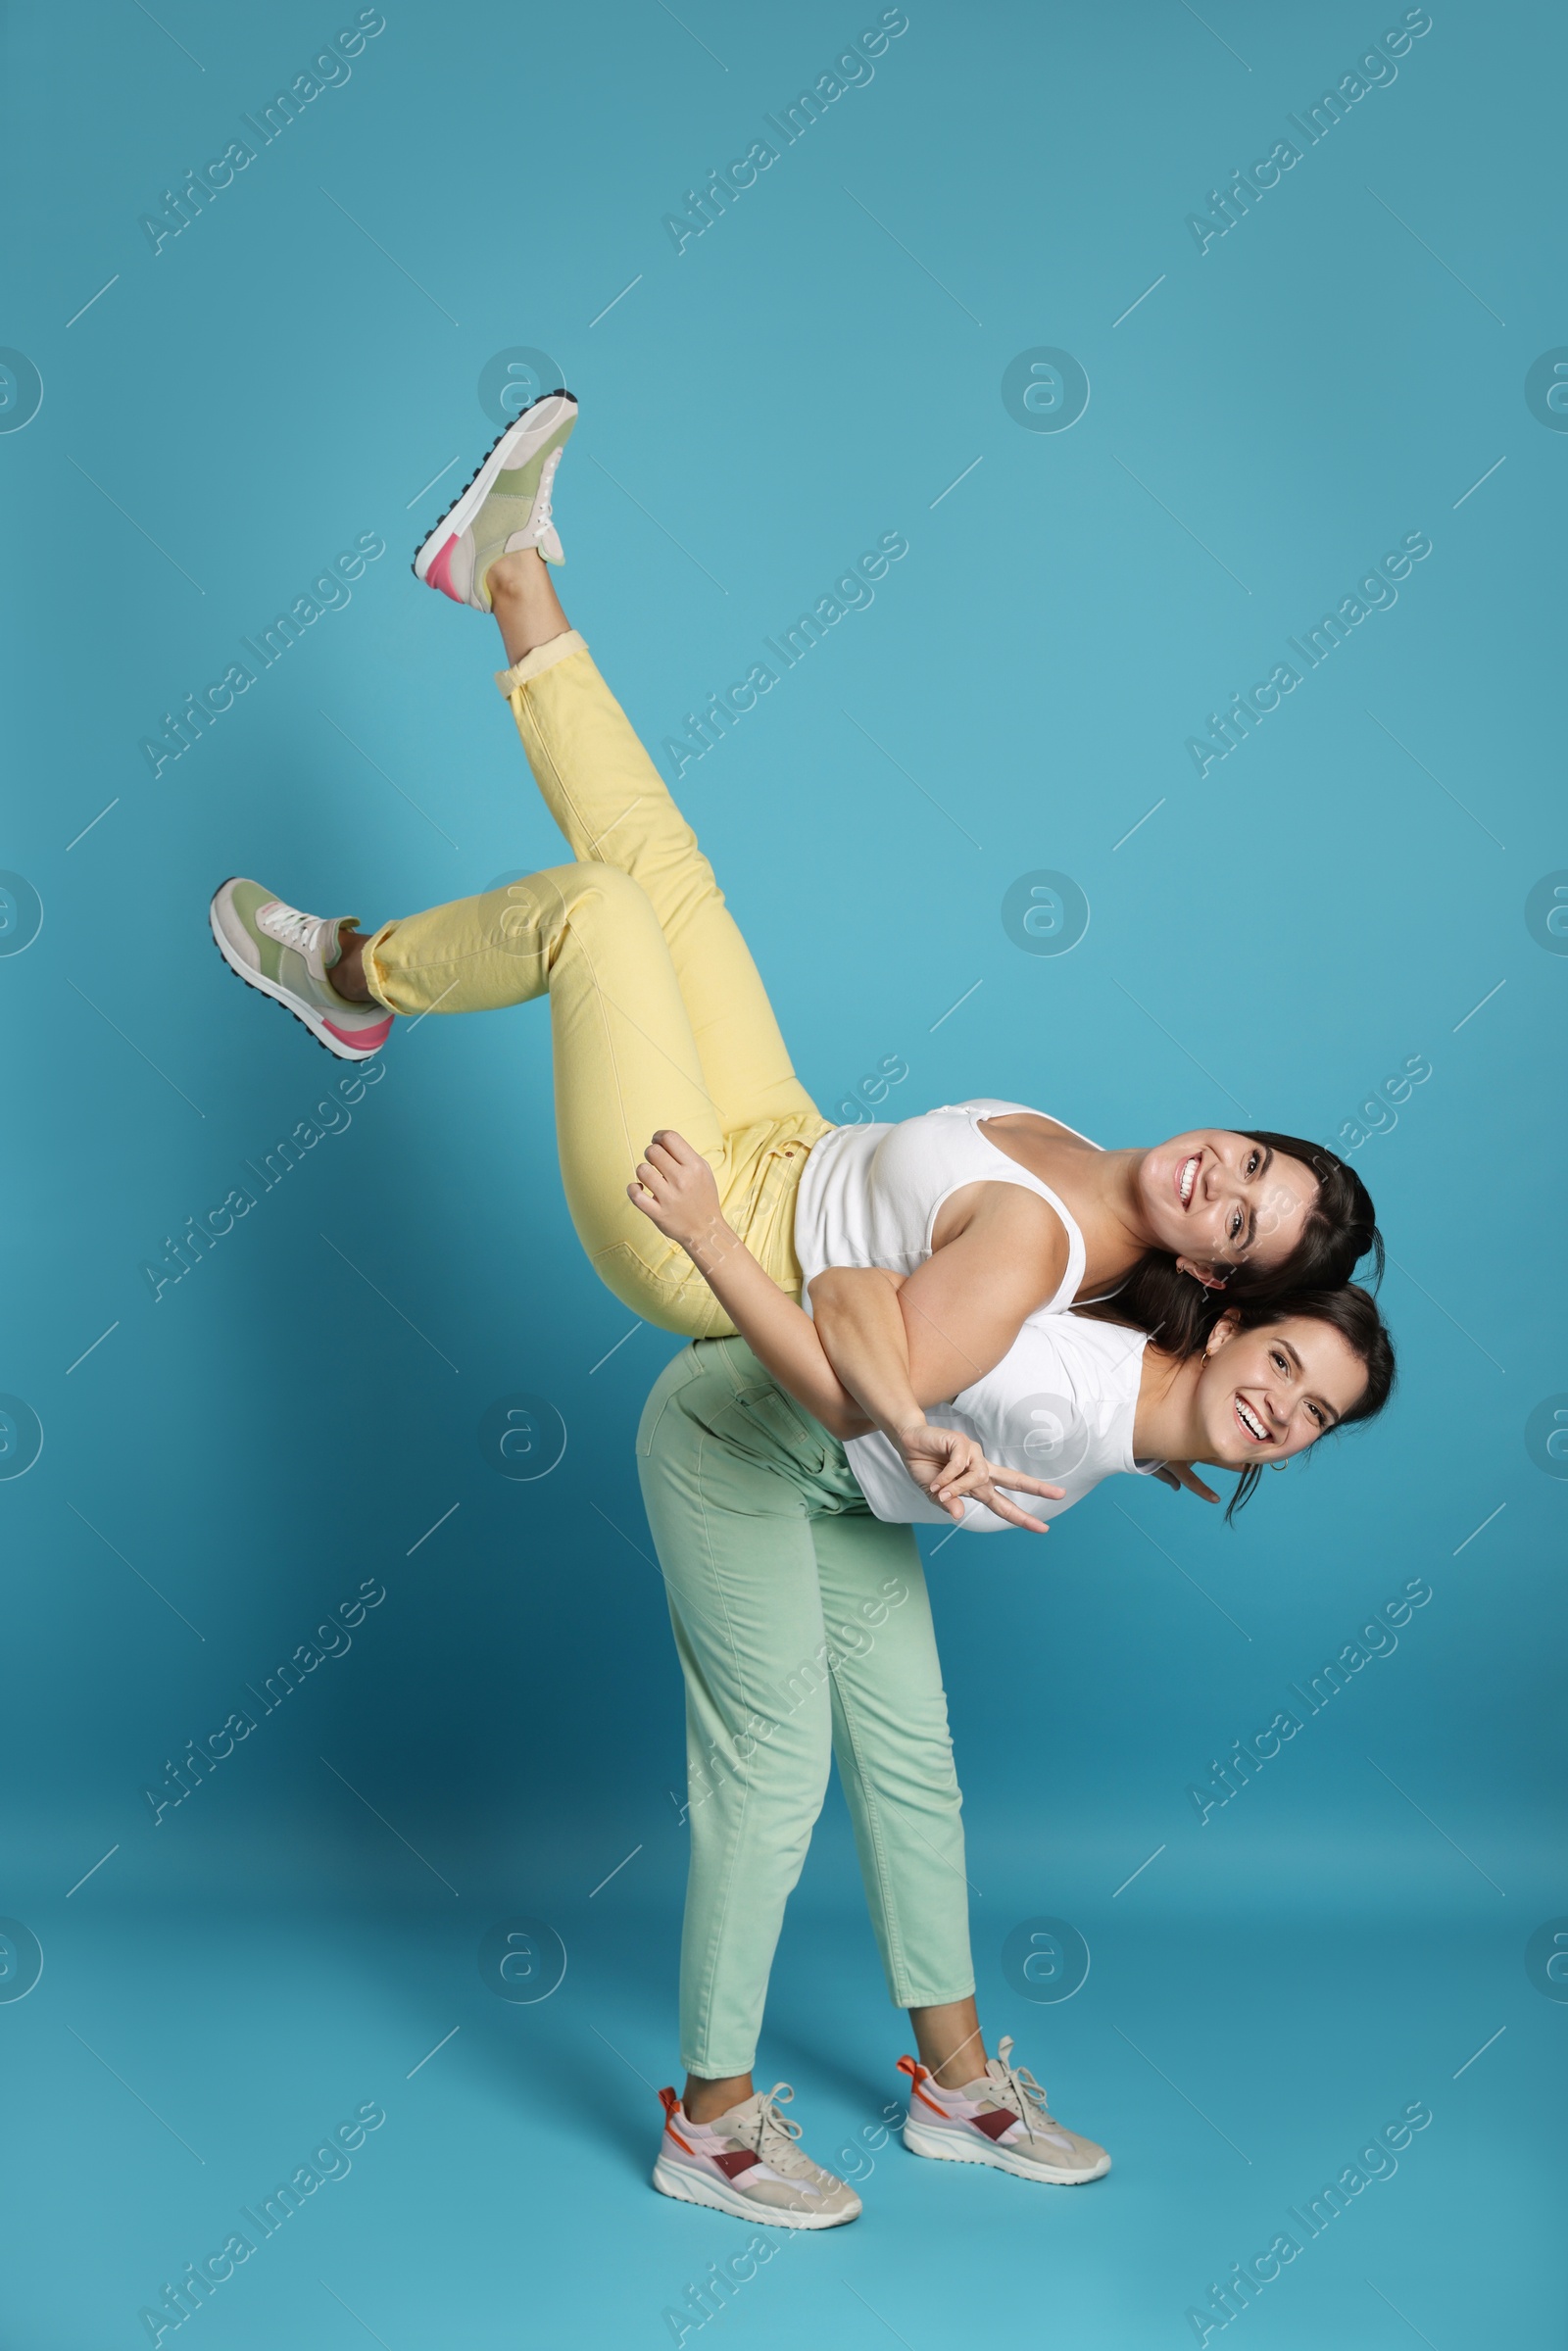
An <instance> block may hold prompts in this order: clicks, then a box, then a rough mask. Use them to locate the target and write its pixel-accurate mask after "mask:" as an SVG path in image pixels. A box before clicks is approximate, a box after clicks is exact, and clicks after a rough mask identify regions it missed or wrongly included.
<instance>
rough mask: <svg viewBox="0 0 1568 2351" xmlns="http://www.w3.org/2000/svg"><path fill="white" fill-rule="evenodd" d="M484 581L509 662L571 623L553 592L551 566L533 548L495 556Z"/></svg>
mask: <svg viewBox="0 0 1568 2351" xmlns="http://www.w3.org/2000/svg"><path fill="white" fill-rule="evenodd" d="M484 584H485V590H486V592H487V594H488V595H489V598H490V610H491V611H492V612H493V613H494V614H495V617H496V624H497V626H498V627H499V628H500V630H501V638H502V642H503V644H504V645H505V647H506V649H507V660H508V661H511V662H517V661H522V660H523V659H524V658H525V656H526V655H528V654H530V653H533V652H535V651H536V650H537V648H538V647H539V646H541V645H548V644H549V643H550V640H551V639H552V637H560V636H564V634H565V632H566V630H567V629H568V628H570V626H571V622H570V621H569V620H568V619H567V618H566V615H565V613H564V611H563V610H562V606H561V600H560V598H559V597H558V596H557V594H556V591H555V585H554V583H553V581H552V580H551V577H550V566H549V564H548V563H546V562H545V560H544V558H543V557H542V556H541V555H540V554H539V552H538V550H537V549H536V548H532V547H522V548H519V549H518V550H517V552H516V553H515V555H498V556H497V558H496V560H495V562H494V563H492V564H491V566H490V568H489V570H488V571H487V572H486V573H485V577H484Z"/></svg>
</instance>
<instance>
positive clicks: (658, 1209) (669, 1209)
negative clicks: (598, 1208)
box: [626, 1127, 735, 1270]
mask: <svg viewBox="0 0 1568 2351" xmlns="http://www.w3.org/2000/svg"><path fill="white" fill-rule="evenodd" d="M626 1194H627V1198H628V1199H629V1200H631V1202H632V1205H633V1206H634V1207H637V1208H641V1210H642V1212H643V1214H644V1215H645V1216H646V1217H647V1218H648V1220H649V1222H650V1223H651V1224H656V1225H657V1226H658V1227H659V1230H660V1231H661V1232H662V1233H665V1234H667V1235H668V1237H669V1239H670V1240H671V1241H673V1242H676V1243H677V1244H678V1245H679V1247H680V1248H681V1249H685V1250H686V1252H687V1254H688V1255H689V1256H690V1257H692V1258H693V1259H694V1261H695V1262H696V1263H697V1264H698V1265H699V1266H702V1267H704V1269H705V1270H706V1268H707V1266H709V1265H711V1264H712V1263H714V1262H716V1260H717V1259H718V1258H719V1257H722V1256H725V1255H727V1254H728V1252H729V1250H730V1249H733V1248H734V1247H735V1234H734V1233H733V1232H732V1230H731V1229H730V1227H729V1225H728V1224H726V1223H725V1221H724V1211H723V1208H722V1206H721V1205H720V1202H719V1198H718V1186H717V1184H716V1183H715V1182H714V1180H713V1171H712V1169H711V1167H710V1166H709V1164H708V1161H707V1160H706V1159H705V1158H704V1157H703V1154H702V1152H701V1151H693V1149H692V1147H691V1145H690V1144H689V1143H688V1142H687V1141H686V1138H685V1136H684V1135H677V1134H676V1133H675V1131H674V1129H673V1128H672V1127H661V1128H660V1130H659V1132H658V1134H657V1135H656V1136H655V1137H654V1139H653V1141H652V1142H651V1143H650V1144H649V1146H648V1149H647V1151H645V1152H644V1153H643V1156H642V1157H641V1159H639V1161H638V1162H637V1180H636V1182H635V1183H633V1184H628V1185H627V1187H626Z"/></svg>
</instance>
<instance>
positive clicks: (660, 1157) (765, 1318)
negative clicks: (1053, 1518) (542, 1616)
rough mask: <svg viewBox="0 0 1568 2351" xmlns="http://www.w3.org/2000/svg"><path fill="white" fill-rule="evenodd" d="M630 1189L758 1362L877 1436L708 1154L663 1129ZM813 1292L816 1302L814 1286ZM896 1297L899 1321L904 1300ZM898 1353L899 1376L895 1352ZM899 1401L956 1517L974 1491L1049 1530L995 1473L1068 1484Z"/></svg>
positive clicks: (822, 1407) (1033, 1489) (903, 1439)
mask: <svg viewBox="0 0 1568 2351" xmlns="http://www.w3.org/2000/svg"><path fill="white" fill-rule="evenodd" d="M626 1190H627V1193H628V1195H629V1197H630V1199H631V1200H632V1201H633V1202H634V1204H635V1205H636V1206H637V1207H639V1208H640V1209H641V1210H642V1212H643V1214H644V1215H645V1216H646V1217H648V1218H649V1220H650V1221H651V1222H652V1223H653V1224H656V1225H657V1226H658V1227H659V1230H660V1231H661V1232H662V1233H667V1234H668V1236H669V1238H670V1239H671V1240H672V1241H674V1242H677V1243H678V1244H679V1246H680V1247H681V1248H682V1249H685V1251H686V1253H687V1255H688V1256H689V1257H690V1258H691V1260H692V1262H693V1264H694V1265H695V1266H696V1267H697V1268H698V1271H699V1272H700V1273H701V1274H702V1275H703V1277H704V1279H705V1280H706V1282H707V1283H708V1286H709V1288H710V1289H711V1291H712V1293H713V1295H714V1297H715V1298H717V1299H718V1301H719V1303H720V1305H722V1306H723V1308H724V1310H725V1312H726V1313H727V1314H728V1315H729V1318H730V1320H731V1321H732V1322H733V1323H734V1325H735V1328H736V1329H737V1330H738V1331H739V1332H740V1334H741V1337H742V1338H743V1339H744V1340H745V1341H746V1344H747V1345H748V1347H750V1348H751V1349H752V1352H753V1353H754V1354H755V1355H756V1357H757V1359H758V1361H759V1362H760V1364H761V1365H762V1366H763V1368H764V1369H765V1370H766V1371H768V1372H769V1373H771V1375H772V1377H773V1378H774V1379H775V1380H777V1382H778V1384H779V1386H780V1387H781V1388H783V1389H785V1390H786V1391H787V1392H788V1393H789V1395H791V1396H794V1398H795V1400H796V1402H797V1403H799V1404H804V1405H805V1407H806V1409H807V1411H808V1412H809V1413H810V1414H811V1415H812V1416H813V1418H815V1419H816V1420H819V1421H820V1422H821V1424H822V1426H823V1427H824V1428H825V1429H827V1430H829V1431H830V1432H831V1434H832V1435H833V1436H835V1437H839V1438H848V1437H862V1436H866V1435H868V1434H869V1432H870V1430H871V1429H872V1427H873V1426H874V1425H876V1424H875V1422H874V1421H873V1419H872V1417H871V1416H870V1415H869V1414H867V1413H865V1412H864V1411H862V1410H861V1408H860V1406H859V1404H858V1401H857V1399H856V1397H855V1396H853V1395H852V1394H851V1393H850V1392H849V1390H848V1389H847V1388H846V1387H845V1385H844V1383H843V1382H842V1381H841V1380H840V1378H839V1376H838V1374H837V1373H836V1372H835V1371H834V1369H833V1366H832V1364H831V1363H830V1362H829V1360H828V1358H827V1355H826V1353H825V1352H824V1350H823V1347H822V1343H821V1341H820V1339H819V1338H818V1337H817V1334H816V1329H815V1326H814V1324H813V1323H812V1321H811V1318H810V1316H809V1314H808V1313H806V1312H805V1310H804V1308H802V1307H800V1306H798V1305H797V1304H796V1303H795V1300H794V1299H793V1298H788V1297H786V1295H785V1293H784V1292H783V1291H782V1290H780V1288H779V1286H778V1284H777V1283H776V1282H775V1281H773V1280H772V1279H771V1277H770V1276H769V1275H768V1274H766V1273H765V1272H764V1271H763V1269H762V1267H761V1266H760V1264H759V1263H758V1261H757V1259H756V1258H755V1257H754V1256H753V1255H752V1252H751V1250H750V1249H748V1248H747V1247H746V1245H745V1243H744V1242H743V1241H742V1240H741V1238H740V1236H739V1235H738V1234H737V1233H736V1232H735V1231H734V1229H733V1228H732V1227H731V1226H730V1224H729V1223H728V1222H727V1221H726V1219H725V1217H724V1213H723V1209H722V1207H721V1205H720V1203H719V1198H718V1187H717V1185H716V1184H715V1183H714V1181H713V1171H712V1169H711V1167H710V1166H709V1164H708V1161H707V1160H706V1159H705V1158H704V1157H703V1155H702V1153H701V1152H700V1151H694V1150H693V1149H692V1147H691V1145H690V1144H689V1143H687V1142H686V1141H685V1140H684V1139H683V1137H681V1136H679V1135H676V1134H673V1133H671V1132H670V1131H669V1130H668V1129H664V1130H662V1131H661V1132H660V1133H659V1134H658V1135H656V1136H655V1137H654V1139H653V1141H652V1143H650V1145H649V1146H648V1150H647V1152H646V1154H645V1156H644V1157H643V1159H642V1161H641V1162H640V1163H639V1165H638V1169H637V1180H636V1182H635V1183H633V1184H628V1185H627V1187H626ZM870 1279H871V1280H872V1281H880V1282H881V1284H882V1287H883V1291H884V1295H885V1296H887V1297H889V1298H892V1296H893V1294H892V1293H891V1291H888V1290H887V1287H886V1284H887V1281H888V1280H889V1279H891V1280H895V1281H896V1280H897V1279H898V1277H897V1276H892V1277H878V1276H876V1275H872V1276H871V1277H870ZM812 1295H813V1302H814V1297H815V1292H814V1288H813V1293H812ZM893 1302H894V1314H895V1320H897V1301H896V1299H894V1301H893ZM892 1360H893V1366H894V1372H895V1377H896V1374H897V1358H896V1356H895V1357H894V1358H893V1359H892ZM895 1409H896V1410H898V1411H899V1412H900V1413H901V1414H902V1421H903V1429H902V1435H901V1436H900V1437H899V1438H897V1439H896V1440H895V1442H896V1443H897V1444H898V1447H899V1451H900V1453H901V1454H902V1456H903V1458H904V1461H905V1463H906V1465H907V1469H908V1471H909V1474H910V1476H911V1477H912V1478H913V1479H914V1481H915V1483H916V1485H918V1486H919V1487H920V1488H921V1490H922V1491H923V1492H924V1493H926V1494H929V1495H930V1496H931V1498H932V1499H933V1500H934V1501H935V1502H937V1503H938V1504H939V1505H940V1506H941V1508H943V1509H944V1510H946V1511H947V1512H948V1514H949V1516H950V1517H952V1518H955V1519H959V1520H961V1519H962V1517H963V1512H964V1498H965V1496H966V1495H969V1494H973V1495H974V1496H975V1498H976V1499H977V1500H979V1501H981V1502H983V1503H984V1504H985V1505H986V1507H987V1508H988V1509H991V1510H993V1511H995V1512H996V1514H997V1515H998V1517H1000V1518H1005V1519H1008V1520H1010V1521H1011V1522H1012V1524H1013V1525H1015V1526H1019V1527H1027V1528H1029V1529H1031V1530H1032V1531H1033V1532H1035V1533H1037V1534H1044V1533H1045V1532H1046V1531H1047V1530H1046V1526H1045V1522H1044V1521H1043V1520H1041V1519H1039V1518H1035V1517H1031V1516H1030V1515H1029V1513H1028V1512H1026V1511H1024V1510H1022V1509H1020V1508H1019V1507H1018V1505H1017V1504H1016V1503H1014V1502H1012V1501H1010V1500H1009V1499H1008V1498H1007V1495H1006V1494H1004V1493H1000V1492H999V1491H998V1489H997V1486H996V1484H995V1478H996V1477H997V1476H1003V1475H1006V1483H1007V1486H1008V1488H1009V1489H1010V1490H1012V1491H1015V1492H1021V1493H1027V1494H1043V1495H1045V1496H1046V1497H1047V1498H1048V1499H1051V1500H1058V1499H1059V1498H1060V1494H1061V1489H1060V1487H1059V1486H1047V1485H1043V1484H1042V1483H1041V1482H1040V1480H1039V1479H1038V1478H1028V1477H1013V1476H1011V1475H1010V1474H1006V1473H1003V1472H993V1467H992V1464H991V1463H990V1462H989V1461H987V1459H986V1457H985V1454H984V1452H983V1451H982V1450H981V1448H980V1446H979V1445H976V1444H975V1443H974V1442H973V1440H972V1439H971V1438H968V1437H965V1436H964V1435H963V1434H962V1433H961V1431H959V1430H956V1429H944V1428H934V1427H932V1426H930V1425H929V1424H928V1423H927V1421H926V1419H925V1416H924V1414H923V1413H922V1412H921V1411H920V1408H919V1406H918V1405H914V1406H913V1407H912V1412H911V1411H910V1410H908V1409H907V1408H905V1404H904V1399H903V1397H902V1396H899V1397H898V1398H897V1402H896V1404H895ZM890 1433H891V1432H890Z"/></svg>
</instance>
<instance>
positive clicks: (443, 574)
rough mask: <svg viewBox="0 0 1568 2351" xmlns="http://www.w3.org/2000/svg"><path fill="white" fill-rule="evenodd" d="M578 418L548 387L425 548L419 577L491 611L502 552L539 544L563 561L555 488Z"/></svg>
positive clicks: (563, 395) (417, 564) (547, 555)
mask: <svg viewBox="0 0 1568 2351" xmlns="http://www.w3.org/2000/svg"><path fill="white" fill-rule="evenodd" d="M576 421H577V403H576V401H575V400H574V399H573V398H572V396H571V394H570V393H569V392H547V393H546V394H545V396H544V398H543V399H542V400H536V401H535V402H534V404H533V406H532V408H526V409H524V410H523V412H522V414H521V416H519V417H518V418H517V420H516V422H515V424H509V425H508V426H507V429H506V431H505V432H504V433H503V434H502V436H501V438H500V440H499V441H497V443H496V445H495V447H494V448H493V449H492V450H491V452H490V454H489V456H488V457H487V458H486V459H485V460H484V463H483V464H482V465H480V467H479V470H478V472H477V473H476V474H475V475H474V477H473V479H472V481H470V482H469V484H468V486H467V488H466V490H465V491H464V492H463V494H462V496H461V497H460V498H459V499H457V500H456V502H455V503H454V504H453V505H452V506H450V507H449V508H448V509H447V511H446V513H445V514H443V515H442V517H441V519H440V521H439V522H438V523H437V524H436V526H435V528H434V530H433V531H431V533H430V535H429V537H428V538H427V539H426V540H425V541H424V543H423V545H422V546H421V547H420V548H419V551H418V553H417V555H416V556H415V559H414V576H415V578H416V579H422V580H423V582H424V584H425V586H426V587H427V588H438V589H439V590H440V592H441V594H442V595H443V596H450V597H451V599H452V601H453V603H454V604H466V605H471V606H472V607H473V610H474V611H475V612H489V611H490V609H491V608H490V595H489V591H488V589H487V588H486V586H485V575H486V573H487V572H488V571H489V569H490V566H491V564H492V563H495V562H496V560H497V558H498V557H500V556H504V555H515V554H517V553H518V552H519V551H520V550H522V549H524V548H529V547H533V548H537V549H538V551H539V554H540V555H541V556H542V557H543V559H544V561H545V562H546V563H564V562H565V560H566V558H565V554H564V550H563V548H562V544H561V533H560V532H559V531H558V530H557V528H556V524H555V517H554V514H553V513H552V510H551V493H552V491H553V489H554V487H555V480H556V472H557V469H558V467H559V466H560V464H561V457H562V452H563V451H564V448H565V446H566V443H567V441H568V439H569V438H570V436H571V428H572V426H573V425H574V424H575V423H576Z"/></svg>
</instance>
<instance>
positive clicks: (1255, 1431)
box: [1236, 1396, 1268, 1445]
mask: <svg viewBox="0 0 1568 2351" xmlns="http://www.w3.org/2000/svg"><path fill="white" fill-rule="evenodd" d="M1236 1416H1237V1418H1238V1420H1240V1422H1241V1424H1242V1426H1243V1428H1244V1429H1245V1430H1246V1431H1247V1433H1248V1435H1249V1436H1250V1437H1255V1438H1256V1439H1257V1441H1258V1443H1259V1445H1263V1444H1266V1443H1267V1440H1268V1431H1267V1429H1265V1428H1264V1426H1263V1424H1262V1422H1261V1421H1260V1420H1259V1419H1258V1417H1257V1414H1256V1413H1255V1412H1254V1411H1253V1410H1252V1407H1251V1405H1250V1404H1248V1403H1244V1402H1243V1400H1242V1398H1241V1397H1240V1396H1238V1397H1237V1399H1236Z"/></svg>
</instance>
